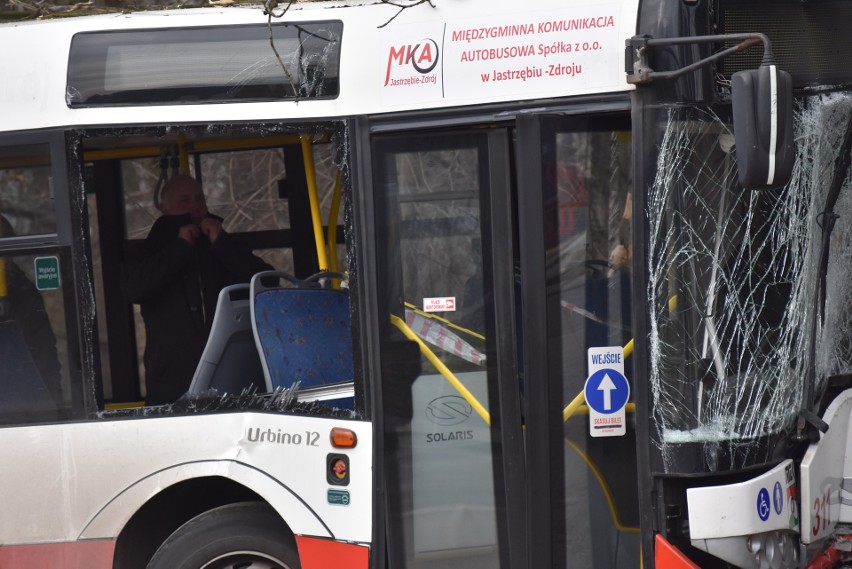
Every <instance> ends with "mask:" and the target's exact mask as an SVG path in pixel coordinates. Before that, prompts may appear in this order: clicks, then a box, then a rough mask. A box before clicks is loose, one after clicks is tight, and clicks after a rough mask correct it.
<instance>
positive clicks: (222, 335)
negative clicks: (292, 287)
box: [188, 284, 266, 395]
mask: <svg viewBox="0 0 852 569" xmlns="http://www.w3.org/2000/svg"><path fill="white" fill-rule="evenodd" d="M249 292H250V287H249V285H247V284H238V285H232V286H228V287H225V288H223V289H222V291H221V292H220V293H219V298H218V300H217V302H216V314H215V315H214V316H213V327H212V328H211V330H210V337H209V338H208V339H207V345H206V346H205V347H204V352H203V353H202V354H201V361H200V362H198V367H197V368H196V370H195V376H194V377H193V379H192V383H191V384H190V386H189V392H188V393H189V394H190V395H200V394H202V393H205V392H207V391H208V390H210V389H215V390H216V392H217V393H218V394H219V395H224V394H225V393H228V394H232V395H239V394H240V393H242V392H243V391H244V390H245V389H250V388H253V389H255V390H256V391H257V392H258V393H262V392H264V391H266V385H265V381H264V376H263V367H262V365H261V363H260V356H259V355H258V353H257V347H256V346H255V341H254V335H253V334H252V326H251V307H250V305H249V304H250V299H249Z"/></svg>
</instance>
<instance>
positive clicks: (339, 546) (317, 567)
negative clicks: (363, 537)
mask: <svg viewBox="0 0 852 569" xmlns="http://www.w3.org/2000/svg"><path fill="white" fill-rule="evenodd" d="M296 544H297V545H298V547H299V558H300V560H301V562H302V569H329V568H330V567H345V568H346V569H367V566H368V565H369V563H370V550H369V549H368V548H366V547H364V546H362V545H355V544H353V543H341V542H339V541H333V540H331V539H321V538H316V537H304V536H296Z"/></svg>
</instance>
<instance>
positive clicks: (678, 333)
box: [646, 93, 852, 460]
mask: <svg viewBox="0 0 852 569" xmlns="http://www.w3.org/2000/svg"><path fill="white" fill-rule="evenodd" d="M850 109H852V96H850V95H849V94H839V93H835V94H823V95H818V96H812V97H809V98H806V99H803V100H800V101H799V102H798V104H797V107H796V126H795V129H796V130H795V136H796V144H797V160H796V166H795V170H794V172H793V178H792V181H791V182H790V184H789V185H788V186H787V187H785V188H783V189H781V190H773V191H764V192H751V191H746V190H744V189H743V188H742V187H741V186H740V185H739V183H738V182H737V170H736V155H735V151H736V149H735V148H734V139H733V136H732V132H733V131H732V127H731V125H730V124H729V123H728V122H727V121H725V120H723V119H722V118H720V116H718V115H717V114H715V113H714V112H713V111H712V110H710V109H706V108H705V109H695V108H690V109H686V108H671V109H667V110H664V111H663V113H662V114H661V120H660V126H661V129H660V142H659V145H660V148H659V155H658V156H659V158H658V160H657V173H656V177H655V179H654V180H653V183H652V185H651V187H650V188H649V190H648V201H647V219H648V223H649V226H648V240H649V241H648V261H647V262H648V266H647V269H648V276H649V280H648V288H647V291H646V294H647V299H648V306H649V308H648V310H649V317H650V320H649V342H650V344H649V348H650V354H649V356H650V383H651V388H652V391H653V393H652V416H653V420H654V423H655V426H656V428H657V435H658V437H659V438H658V444H660V445H661V450H662V451H663V456H664V459H665V456H666V450H667V449H669V448H671V445H676V444H679V443H696V442H697V443H704V444H707V445H713V444H716V443H718V442H720V441H728V443H729V444H731V445H733V448H734V450H736V451H737V453H736V454H737V455H738V456H739V457H740V460H746V458H745V457H747V456H748V452H749V448H751V445H753V444H754V442H753V441H754V440H755V439H756V438H757V437H761V436H764V435H769V434H773V433H777V432H779V431H782V430H784V429H789V428H790V427H791V426H792V423H793V421H794V420H795V418H796V416H797V415H798V411H799V409H800V408H801V406H802V402H803V396H804V389H805V382H806V378H807V377H808V370H809V367H810V366H811V365H812V362H814V361H815V363H816V393H820V392H821V390H822V389H823V387H824V385H825V381H826V378H827V377H829V376H831V375H836V374H840V373H849V371H850V369H852V346H850V345H849V341H848V338H849V337H850V328H851V327H852V312H850V311H849V310H848V309H847V307H848V306H849V301H850V297H852V283H850V280H849V278H848V277H847V275H848V274H849V269H850V265H851V264H852V247H851V246H850V245H852V242H851V241H852V224H850V216H849V215H848V213H849V212H852V193H850V191H849V188H848V187H847V186H848V185H849V182H848V176H844V182H843V189H842V190H841V192H840V197H839V199H838V202H837V204H836V206H835V213H837V214H838V215H839V219H838V220H837V223H836V225H835V227H834V232H833V234H832V238H831V242H830V257H829V264H828V271H827V282H826V291H827V295H826V306H825V312H824V314H825V315H826V316H825V317H824V318H823V317H822V316H821V315H820V314H821V313H820V308H821V307H820V304H821V303H817V302H816V299H817V297H818V296H819V287H820V283H819V279H818V272H819V266H820V263H819V258H820V240H821V233H822V228H821V224H822V220H823V218H824V216H821V215H820V214H821V212H823V211H824V209H825V203H826V195H827V192H828V188H829V186H830V184H831V180H832V176H833V170H834V164H835V160H836V158H837V154H838V149H839V147H840V146H841V140H842V138H843V134H844V132H845V130H844V127H845V125H847V124H848V121H849V118H850ZM813 318H817V319H819V321H818V322H817V325H818V333H817V336H816V350H815V351H814V348H813V346H812V345H811V344H812V341H811V334H810V330H811V326H812V323H813V321H812V319H813ZM814 354H816V358H815V360H814ZM705 454H706V455H708V456H709V455H711V454H712V453H705Z"/></svg>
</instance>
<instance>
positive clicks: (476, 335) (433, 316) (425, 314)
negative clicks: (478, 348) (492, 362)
mask: <svg viewBox="0 0 852 569" xmlns="http://www.w3.org/2000/svg"><path fill="white" fill-rule="evenodd" d="M403 304H405V307H406V308H410V309H411V310H413V311H414V312H416V313H417V314H419V315H420V316H423V317H424V318H429V319H431V320H437V321H438V322H440V323H442V324H446V325H447V326H448V327H450V328H454V329H456V330H458V331H459V332H464V333H465V334H468V335H469V336H473V337H474V338H479V339H480V340H484V339H485V336H483V335H482V334H480V333H479V332H474V331H473V330H468V329H467V328H464V327H462V326H459V325H458V324H454V323H453V322H450V321H449V320H447V319H446V318H442V317H441V316H438V315H437V314H433V313H431V312H424V311H422V310H420V309H419V308H417V307H416V306H414V305H413V304H411V303H410V302H404V303H403Z"/></svg>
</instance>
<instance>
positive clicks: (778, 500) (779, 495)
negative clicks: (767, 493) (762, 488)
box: [772, 482, 784, 516]
mask: <svg viewBox="0 0 852 569" xmlns="http://www.w3.org/2000/svg"><path fill="white" fill-rule="evenodd" d="M772 504H773V505H774V506H775V513H776V514H778V515H779V516H780V515H781V510H783V509H784V492H783V491H782V490H781V483H780V482H776V483H775V488H773V489H772Z"/></svg>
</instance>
